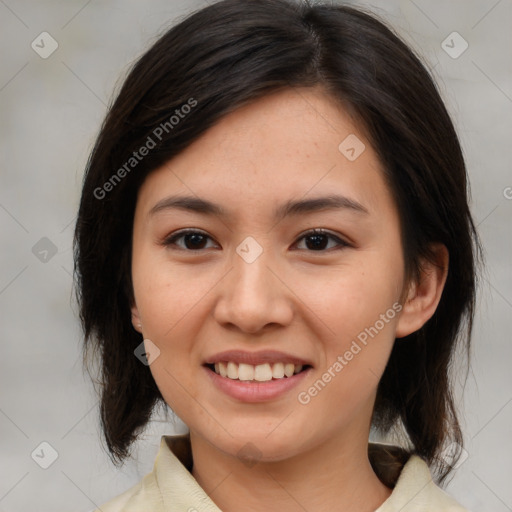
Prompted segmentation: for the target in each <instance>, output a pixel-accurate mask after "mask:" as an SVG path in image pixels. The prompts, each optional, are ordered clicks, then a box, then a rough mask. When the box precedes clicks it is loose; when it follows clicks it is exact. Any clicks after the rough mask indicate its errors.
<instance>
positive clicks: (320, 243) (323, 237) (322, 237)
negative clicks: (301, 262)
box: [162, 229, 350, 252]
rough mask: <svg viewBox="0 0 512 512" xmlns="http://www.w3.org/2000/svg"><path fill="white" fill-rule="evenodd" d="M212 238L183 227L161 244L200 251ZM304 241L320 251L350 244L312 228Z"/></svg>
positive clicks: (304, 236) (307, 245)
mask: <svg viewBox="0 0 512 512" xmlns="http://www.w3.org/2000/svg"><path fill="white" fill-rule="evenodd" d="M209 239H210V240H212V238H211V237H210V236H209V235H207V234H206V233H204V232H202V231H198V230H195V229H185V230H183V231H178V232H177V233H173V234H172V235H170V236H169V237H167V238H166V239H165V240H164V241H163V242H162V244H163V245H165V246H172V245H174V246H177V247H179V248H181V249H184V250H189V251H200V250H202V249H207V248H208V247H207V246H206V245H207V241H208V240H209ZM329 239H330V240H331V241H334V242H335V244H334V247H332V246H331V247H327V246H328V245H329ZM179 240H183V243H182V244H180V243H178V241H179ZM302 240H304V241H306V248H307V249H309V250H311V251H316V252H322V251H324V250H325V249H326V248H329V249H332V248H336V247H338V248H343V247H349V245H350V244H348V243H347V242H345V241H344V240H342V239H341V238H339V237H337V236H336V235H334V234H332V233H330V232H328V231H325V230H323V229H313V230H311V231H308V232H307V233H305V234H303V235H302V236H301V237H300V238H299V239H298V241H299V242H300V241H302Z"/></svg>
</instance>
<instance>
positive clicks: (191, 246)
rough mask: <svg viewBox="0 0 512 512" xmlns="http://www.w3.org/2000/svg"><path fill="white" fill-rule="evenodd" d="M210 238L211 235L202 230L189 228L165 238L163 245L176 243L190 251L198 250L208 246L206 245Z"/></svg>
mask: <svg viewBox="0 0 512 512" xmlns="http://www.w3.org/2000/svg"><path fill="white" fill-rule="evenodd" d="M181 239H183V242H182V243H177V241H178V240H181ZM208 239H210V237H209V236H208V235H206V234H205V233H203V232H201V231H196V230H187V231H180V232H178V233H174V234H173V235H171V236H170V237H168V238H166V239H165V240H164V242H163V245H165V246H172V245H175V246H178V247H179V248H181V249H185V250H189V251H198V250H201V249H205V248H206V247H205V245H206V243H207V241H208Z"/></svg>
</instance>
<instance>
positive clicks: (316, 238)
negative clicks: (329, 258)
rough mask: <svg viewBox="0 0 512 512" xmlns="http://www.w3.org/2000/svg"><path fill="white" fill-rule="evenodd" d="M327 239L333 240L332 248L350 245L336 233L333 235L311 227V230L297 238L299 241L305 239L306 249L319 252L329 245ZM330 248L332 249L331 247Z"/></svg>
mask: <svg viewBox="0 0 512 512" xmlns="http://www.w3.org/2000/svg"><path fill="white" fill-rule="evenodd" d="M329 239H331V240H333V241H334V242H335V246H334V248H336V247H337V248H338V249H340V248H343V247H349V245H350V244H348V243H347V242H345V241H344V240H342V239H341V238H339V237H337V236H336V235H333V234H332V233H330V232H328V231H325V230H323V229H313V230H311V231H308V232H307V233H305V234H304V235H302V236H301V237H300V238H299V241H301V240H305V241H306V244H305V245H306V247H307V248H308V249H310V250H313V251H316V252H319V251H320V252H321V251H324V249H326V246H327V245H329ZM330 248H331V249H332V248H333V247H330ZM324 252H325V251H324Z"/></svg>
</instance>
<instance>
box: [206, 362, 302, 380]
mask: <svg viewBox="0 0 512 512" xmlns="http://www.w3.org/2000/svg"><path fill="white" fill-rule="evenodd" d="M207 366H208V368H210V370H213V371H214V372H215V373H216V374H217V375H220V376H221V377H226V378H228V379H231V380H239V381H257V382H266V381H270V380H272V379H284V378H289V377H292V376H293V375H295V374H297V373H300V372H301V371H302V370H303V369H305V367H308V366H309V365H305V366H304V365H302V364H293V363H263V364H258V365H252V364H246V363H235V362H233V361H219V362H217V363H215V364H209V365H207Z"/></svg>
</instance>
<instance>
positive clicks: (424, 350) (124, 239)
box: [74, 0, 481, 482]
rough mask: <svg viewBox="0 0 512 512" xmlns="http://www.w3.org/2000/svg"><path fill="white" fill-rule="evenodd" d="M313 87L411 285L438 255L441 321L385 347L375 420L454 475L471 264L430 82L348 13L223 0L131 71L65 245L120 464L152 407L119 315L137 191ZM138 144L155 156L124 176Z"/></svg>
mask: <svg viewBox="0 0 512 512" xmlns="http://www.w3.org/2000/svg"><path fill="white" fill-rule="evenodd" d="M319 85H320V86H322V87H323V88H324V90H325V91H326V94H328V95H330V96H331V97H332V98H334V99H335V100H337V101H339V103H340V105H344V106H347V105H348V106H349V107H350V109H351V111H353V112H354V113H355V115H356V116H357V118H358V120H359V121H360V124H361V127H362V129H364V130H365V132H366V135H367V136H368V138H369V140H370V141H371V143H372V145H373V147H374V149H375V151H376V152H377V154H378V156H379V158H380V161H381V163H382V164H383V167H384V171H385V179H386V180H387V183H388V185H389V188H390V190H391V192H392V194H393V197H394V199H395V201H396V204H397V206H398V209H399V213H400V218H401V231H402V240H403V251H404V257H405V266H406V268H405V271H406V275H407V276H408V277H410V278H414V277H417V276H418V275H419V274H418V273H419V270H420V265H421V261H422V259H423V258H430V257H431V256H432V255H431V253H430V248H431V245H432V244H433V243H434V242H440V243H442V244H444V245H445V246H446V247H447V249H448V251H449V254H450V264H449V271H448V277H447V281H446V285H445V288H444V291H443V294H442V297H441V301H440V303H439V306H438V308H437V311H436V312H435V314H434V316H433V317H432V318H431V319H430V320H429V321H428V322H427V323H426V324H425V325H424V326H423V328H421V329H420V330H419V331H417V332H415V333H413V334H411V335H409V336H407V337H406V338H403V339H400V340H397V341H396V342H395V344H394V348H393V351H392V354H391V357H390V360H389V363H388V365H387V367H386V370H385V372H384V375H383V376H382V379H381V381H380V384H379V387H378V394H377V399H376V403H375V409H374V415H373V425H374V427H376V428H377V429H380V430H381V431H382V432H389V431H390V429H392V428H393V427H396V426H397V425H399V426H400V425H401V426H402V427H403V429H404V430H405V431H406V433H407V435H408V437H409V440H410V443H411V445H412V449H411V451H412V452H414V453H417V454H418V455H420V456H421V457H423V458H424V459H425V460H426V461H427V462H428V463H429V464H430V466H431V468H433V469H434V470H435V473H436V474H437V480H438V481H439V482H441V481H442V480H443V479H444V477H445V476H446V475H447V474H448V473H449V471H450V469H451V468H450V465H449V463H448V462H447V461H446V460H445V459H444V458H442V457H440V453H441V451H442V449H443V447H444V446H445V445H447V444H449V443H456V444H454V446H459V445H460V446H462V444H463V442H462V434H461V430H460V427H459V422H458V420H457V414H456V410H455V407H454V401H453V396H452V386H451V382H450V376H449V368H450V366H451V364H452V360H453V354H454V352H455V348H456V346H457V343H458V342H460V343H461V344H462V346H463V347H464V348H467V349H468V353H467V355H468V356H469V344H470V335H471V329H472V321H473V314H474V308H475V286H476V276H477V274H476V264H477V263H478V259H479V255H480V253H481V248H480V243H479V241H478V236H477V234H476V231H475V226H474V224H473V221H472V218H471V214H470V210H469V207H468V189H467V187H468V184H467V175H466V168H465V164H464V159H463V155H462V151H461V148H460V145H459V141H458V138H457V135H456V133H455V130H454V127H453V124H452V121H451V119H450V117H449V115H448V113H447V110H446V108H445V106H444V104H443V101H442V99H441V97H440V95H439V93H438V91H437V88H436V85H435V83H434V81H433V80H432V78H431V77H430V75H429V73H428V71H427V70H426V69H425V67H424V66H423V64H422V63H421V61H420V59H419V58H418V57H417V56H415V54H414V53H413V51H411V49H409V48H408V46H407V45H406V44H404V42H402V40H401V39H400V38H399V37H397V36H396V35H395V34H394V32H392V31H391V30H390V29H389V28H387V27H386V25H385V24H384V23H383V22H381V21H379V20H377V19H376V17H375V16H374V15H370V14H367V13H364V12H362V11H360V10H356V9H354V8H350V7H347V6H341V5H337V6H336V5H327V4H314V5H310V4H309V3H307V2H306V3H292V2H291V1H287V0H225V1H222V2H218V3H216V4H213V5H211V6H208V7H206V8H204V9H202V10H200V11H198V12H196V13H194V14H192V15H190V16H189V17H188V18H186V19H185V20H184V21H182V22H181V23H179V24H178V25H176V26H175V27H173V28H171V29H170V30H168V31H167V32H166V33H164V35H163V36H161V37H160V38H159V39H158V40H157V42H156V43H155V44H154V45H153V46H152V47H151V48H150V49H149V50H148V51H147V52H146V53H145V54H144V55H143V56H142V57H141V58H140V59H139V60H138V61H137V62H136V63H135V65H134V66H133V68H132V69H131V71H130V73H129V74H128V76H127V78H126V80H125V81H124V84H123V85H122V88H121V90H120V92H119V94H118V95H117V98H116V99H115V101H114V102H113V104H112V106H111V107H110V109H109V111H108V114H107V116H106V119H105V121H104V123H103V126H102V128H101V132H100V134H99V136H98V138H97V141H96V144H95V146H94V149H93V151H92V154H91V156H90V158H89V161H88V164H87V169H86V173H85V177H84V183H83V191H82V197H81V202H80V208H79V213H78V219H77V223H76V231H75V240H74V250H75V276H76V284H77V288H76V289H77V298H78V301H79V306H80V319H81V322H82V325H83V329H84V334H85V344H84V347H85V350H84V359H85V362H86V363H87V357H86V356H87V353H88V349H89V348H95V349H97V350H98V351H99V356H100V357H99V362H100V380H99V383H100V385H101V421H102V427H103V433H104V436H105V440H106V444H107V447H108V450H109V452H110V454H111V457H112V460H113V461H114V462H115V463H117V462H120V461H122V460H123V459H124V458H125V457H126V456H128V454H129V448H130V446H131V444H132V443H133V441H134V440H136V439H137V437H138V435H139V434H140V433H141V431H142V429H143V428H144V426H145V425H146V424H147V422H148V420H149V419H150V416H151V413H152V411H153V409H154V406H155V405H156V404H161V405H162V402H163V398H162V396H161V394H160V392H159V390H158V388H157V386H156V384H155V382H154V380H153V378H152V375H151V372H150V370H149V367H147V366H144V365H143V364H141V363H140V361H139V360H138V359H137V358H136V357H134V349H135V348H136V347H137V346H138V345H139V344H140V343H141V336H140V334H139V333H137V332H136V331H135V330H134V329H133V328H132V324H131V316H130V306H131V304H132V301H133V290H132V284H131V235H132V228H133V215H134V210H135V205H136V200H137V191H138V189H139V187H140V185H141V183H142V182H143V180H144V179H145V177H146V176H147V175H148V173H150V172H151V171H152V170H154V169H156V168H157V167H159V166H161V165H162V164H163V163H165V162H167V161H169V160H170V159H171V158H173V157H174V156H175V155H177V154H178V153H180V151H182V150H183V149H184V148H186V147H187V146H188V145H190V144H191V143H192V142H193V141H194V140H196V139H197V138H198V137H199V136H200V135H202V134H203V133H204V132H205V131H206V130H208V128H210V127H211V126H212V125H213V124H214V123H216V122H217V121H219V120H220V119H221V118H222V117H223V116H225V115H226V114H228V113H229V112H231V111H233V110H234V109H236V108H238V107H240V106H241V105H244V104H247V103H248V102H251V101H254V100H255V99H257V98H260V97H262V96H264V95H266V94H268V93H270V92H274V91H277V90H279V89H283V88H290V87H310V86H319ZM187 104H188V105H189V106H191V105H193V108H189V109H183V106H184V105H187ZM185 110H186V112H187V115H186V116H183V115H181V116H179V117H180V119H179V121H177V117H176V116H177V115H178V114H179V113H180V112H181V113H183V112H184V111H185ZM177 111H178V112H177ZM173 115H174V116H175V119H174V121H172V120H171V116H173ZM163 126H165V127H166V129H165V130H164V129H162V127H163ZM157 127H160V128H161V130H160V131H161V132H162V133H161V134H160V135H161V136H160V137H158V140H156V139H157V138H156V137H155V129H156V128H157ZM158 133H160V132H158ZM148 137H150V138H152V139H155V140H154V141H155V142H157V144H156V145H155V147H154V148H152V149H151V150H150V151H149V152H148V153H147V154H146V155H145V156H144V157H143V158H140V159H137V160H136V161H135V160H133V161H131V160H130V158H133V152H134V151H138V150H139V148H141V147H142V146H144V145H145V144H147V141H148ZM127 162H131V163H130V165H129V166H127ZM132 164H133V165H132ZM121 169H124V172H123V171H121Z"/></svg>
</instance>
